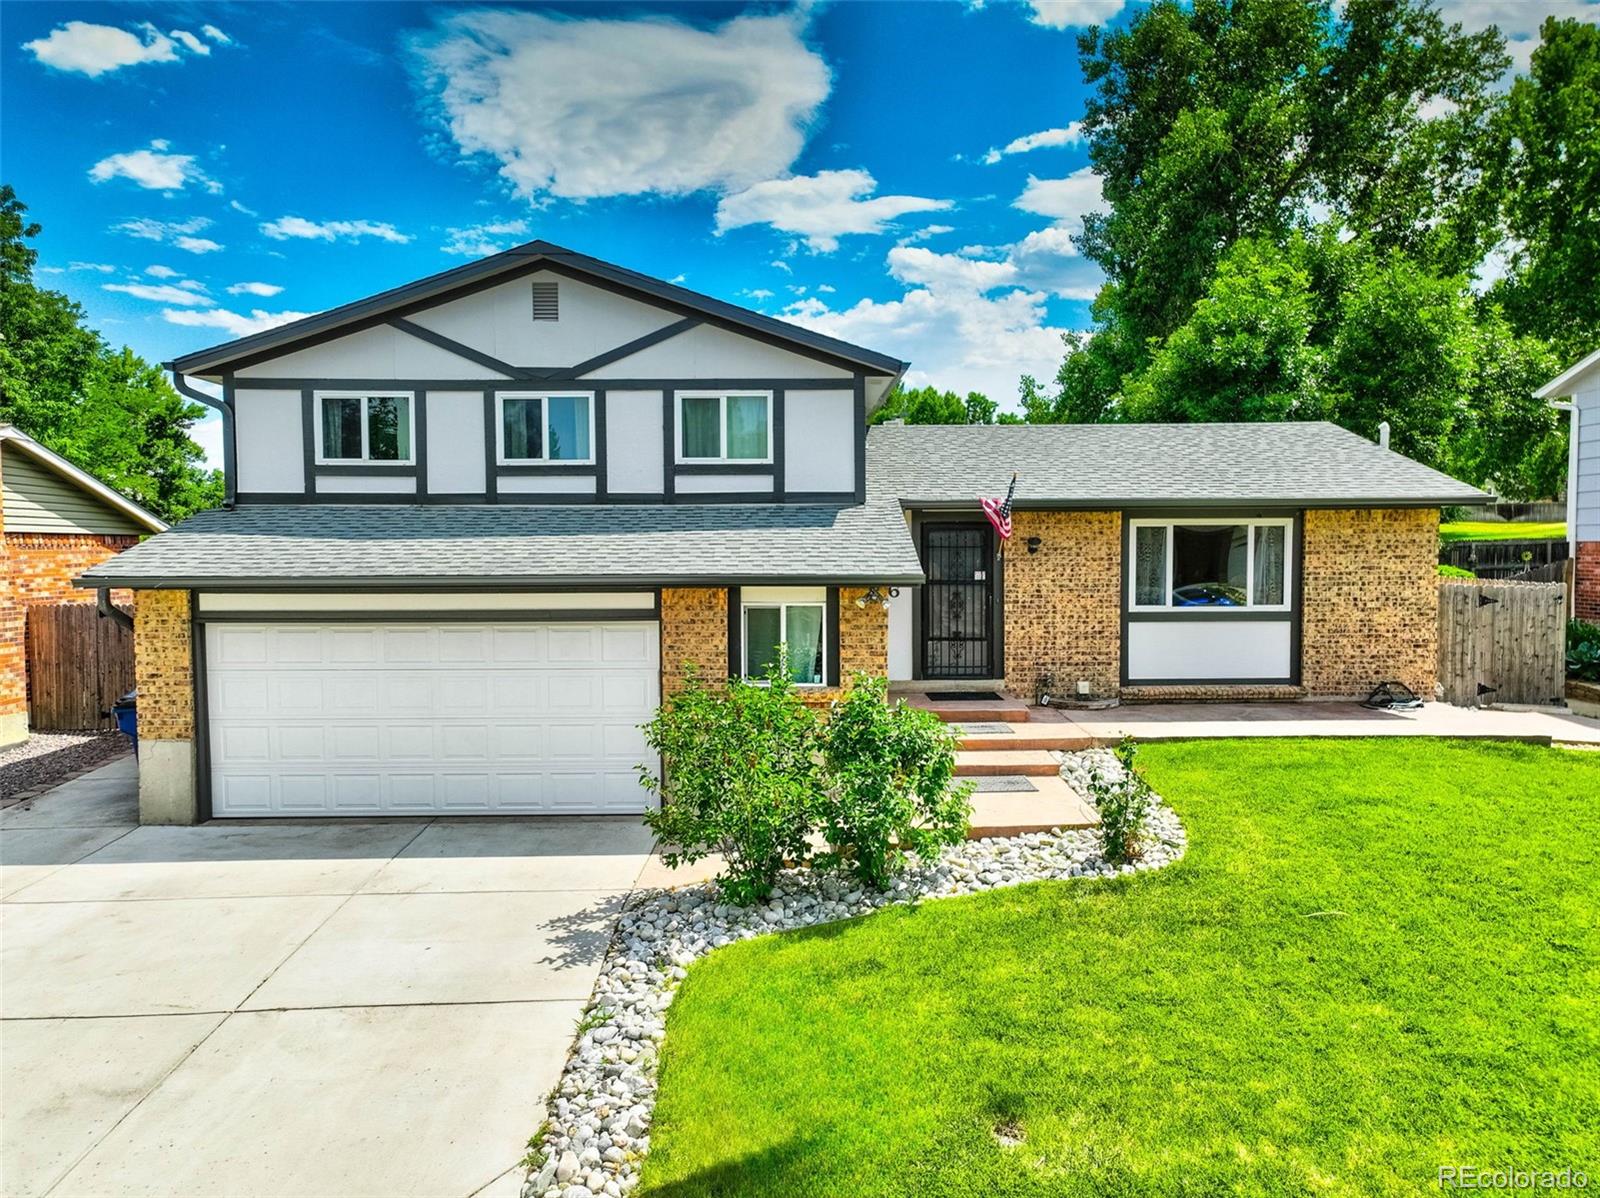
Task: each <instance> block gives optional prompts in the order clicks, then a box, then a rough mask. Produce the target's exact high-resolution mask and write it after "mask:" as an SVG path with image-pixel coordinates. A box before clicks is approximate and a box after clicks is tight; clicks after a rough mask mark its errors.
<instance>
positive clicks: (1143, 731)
mask: <svg viewBox="0 0 1600 1198" xmlns="http://www.w3.org/2000/svg"><path fill="white" fill-rule="evenodd" d="M1050 714H1051V715H1058V714H1059V715H1060V716H1062V717H1063V718H1064V719H1065V721H1066V722H1067V723H1070V724H1072V725H1073V726H1074V727H1076V728H1078V729H1080V730H1081V731H1082V732H1083V734H1084V735H1086V736H1092V737H1095V738H1097V739H1100V740H1117V739H1118V738H1120V737H1122V736H1132V737H1135V738H1136V739H1138V740H1194V739H1203V738H1210V737H1224V736H1459V737H1467V738H1486V739H1492V740H1521V741H1530V742H1533V743H1535V744H1558V745H1575V746H1593V747H1600V720H1591V719H1585V718H1584V717H1583V716H1576V715H1571V714H1569V713H1567V712H1556V711H1502V710H1499V709H1496V708H1488V707H1483V708H1475V707H1452V706H1451V705H1450V704H1448V703H1426V704H1424V705H1423V706H1422V707H1421V708H1420V709H1419V710H1417V711H1393V712H1390V711H1372V710H1370V709H1368V708H1365V707H1362V706H1361V704H1359V703H1146V704H1125V705H1123V706H1121V707H1109V708H1106V709H1105V710H1103V711H1062V712H1055V711H1052V712H1051V713H1050ZM1020 727H1022V728H1027V727H1028V725H1021V726H1020Z"/></svg>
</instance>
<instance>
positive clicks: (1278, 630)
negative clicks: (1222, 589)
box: [1127, 617, 1294, 684]
mask: <svg viewBox="0 0 1600 1198" xmlns="http://www.w3.org/2000/svg"><path fill="white" fill-rule="evenodd" d="M1293 632H1294V630H1293V625H1292V624H1291V623H1290V621H1288V620H1287V619H1285V620H1282V621H1278V620H1229V619H1227V618H1225V617H1221V618H1218V619H1215V620H1212V619H1204V618H1201V619H1193V620H1182V621H1176V620H1174V621H1160V622H1140V623H1130V624H1129V625H1128V632H1127V636H1128V681H1129V682H1130V683H1134V684H1137V683H1139V682H1142V681H1160V682H1165V681H1173V680H1184V681H1194V682H1205V681H1208V680H1214V679H1229V680H1248V679H1257V678H1259V679H1263V680H1265V679H1282V678H1287V677H1289V675H1290V674H1291V672H1292V671H1293V662H1292V652H1291V649H1292V638H1293Z"/></svg>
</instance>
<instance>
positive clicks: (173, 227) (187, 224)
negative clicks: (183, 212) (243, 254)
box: [116, 216, 223, 277]
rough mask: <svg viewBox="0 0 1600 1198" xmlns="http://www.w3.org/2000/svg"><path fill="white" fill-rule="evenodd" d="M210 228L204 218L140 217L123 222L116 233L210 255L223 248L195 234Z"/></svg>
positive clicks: (207, 238)
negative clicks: (176, 219)
mask: <svg viewBox="0 0 1600 1198" xmlns="http://www.w3.org/2000/svg"><path fill="white" fill-rule="evenodd" d="M210 227H211V222H210V221H209V220H208V219H206V218H205V217H203V216H196V217H192V218H191V219H189V220H184V221H161V220H150V219H149V218H148V217H140V218H139V219H138V220H125V221H123V222H122V223H121V224H120V225H117V226H116V231H117V232H119V233H126V234H127V235H128V236H129V237H138V238H140V239H142V240H144V241H160V242H164V243H166V244H167V245H171V246H176V247H177V248H178V249H180V250H187V251H188V252H189V253H191V254H209V253H213V252H214V251H216V250H220V249H222V248H223V247H222V246H221V244H220V243H218V242H215V241H212V240H211V239H210V238H209V237H196V236H194V234H196V233H199V232H201V231H202V230H204V229H208V228H210ZM157 277H159V276H157Z"/></svg>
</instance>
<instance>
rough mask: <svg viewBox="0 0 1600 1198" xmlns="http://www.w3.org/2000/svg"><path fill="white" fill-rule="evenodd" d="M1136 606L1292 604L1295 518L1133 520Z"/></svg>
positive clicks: (1131, 593)
mask: <svg viewBox="0 0 1600 1198" xmlns="http://www.w3.org/2000/svg"><path fill="white" fill-rule="evenodd" d="M1130 537H1131V541H1132V545H1131V552H1130V553H1129V555H1128V597H1129V602H1128V607H1129V610H1130V611H1226V610H1230V609H1231V610H1237V609H1240V608H1252V609H1255V610H1258V611H1288V610H1289V597H1290V575H1289V571H1290V569H1291V567H1292V563H1293V554H1294V521H1293V520H1290V519H1271V520H1224V519H1216V520H1205V519H1193V520H1133V521H1130Z"/></svg>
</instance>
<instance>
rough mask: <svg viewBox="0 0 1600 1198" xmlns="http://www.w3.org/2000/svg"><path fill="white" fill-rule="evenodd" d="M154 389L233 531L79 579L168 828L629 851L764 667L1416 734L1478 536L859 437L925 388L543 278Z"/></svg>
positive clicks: (638, 301)
mask: <svg viewBox="0 0 1600 1198" xmlns="http://www.w3.org/2000/svg"><path fill="white" fill-rule="evenodd" d="M170 365H171V367H172V369H173V372H174V377H175V379H176V380H177V381H178V384H179V386H180V388H182V389H185V390H186V391H188V392H189V393H190V394H194V395H196V396H197V397H200V395H199V392H197V391H195V390H193V389H192V387H191V384H190V383H189V382H188V380H189V379H194V378H198V379H205V380H209V381H211V382H213V383H216V384H219V385H220V386H221V388H222V394H223V398H222V400H221V408H222V412H223V420H224V425H225V442H226V469H227V477H228V496H229V502H228V505H227V507H225V508H224V509H221V510H218V511H213V512H208V513H205V514H203V515H200V516H197V517H195V518H193V519H191V520H188V521H186V522H185V523H183V524H182V525H180V526H178V527H177V528H175V529H173V530H171V531H170V532H166V533H163V534H161V535H160V536H157V537H154V538H151V539H150V540H149V541H147V542H146V543H145V544H143V545H140V546H138V547H137V548H135V549H133V550H130V551H129V552H127V553H125V554H123V555H122V556H121V557H119V558H118V559H116V560H115V561H112V562H107V563H105V564H103V565H100V566H97V567H95V568H94V569H92V570H89V571H88V572H86V574H85V575H84V579H83V581H84V583H85V585H92V586H97V587H107V586H122V587H131V588H133V589H134V590H135V591H136V592H137V604H136V609H137V610H136V625H137V626H136V646H137V658H138V672H139V723H140V750H141V761H140V768H141V781H140V801H141V817H142V818H143V819H145V820H147V821H152V822H192V821H194V820H197V819H205V818H212V817H268V816H296V815H361V816H376V815H404V814H411V813H417V812H445V813H462V814H466V813H483V814H497V813H498V814H504V813H538V812H630V811H637V810H639V809H640V808H641V807H642V805H643V804H644V803H645V802H646V801H647V798H648V796H647V795H646V793H645V792H644V791H643V790H642V789H640V788H639V786H638V785H637V782H636V775H635V771H634V766H635V764H636V763H637V762H639V761H641V760H642V759H643V758H644V756H645V754H646V748H645V745H644V743H643V740H642V737H641V735H640V732H639V727H638V726H639V725H640V724H641V723H642V722H643V721H645V720H646V719H648V718H649V716H650V714H651V713H652V711H653V710H654V709H655V707H656V706H657V705H658V703H659V702H660V700H661V696H662V694H663V692H664V691H670V690H671V688H672V687H673V686H674V685H676V684H677V682H678V680H679V679H680V678H681V677H682V673H683V670H684V669H685V667H686V666H688V665H690V664H693V665H695V666H697V667H698V669H699V670H700V672H701V673H702V675H704V676H706V677H708V678H717V677H726V676H729V675H735V674H745V675H751V676H761V675H763V674H764V673H765V672H766V669H767V667H768V665H769V664H770V663H771V662H772V661H773V659H774V657H775V655H776V653H777V650H778V646H779V645H780V644H781V645H786V646H787V648H788V654H789V668H790V670H791V672H792V673H793V675H794V677H795V679H796V681H797V682H798V683H799V684H800V685H801V686H802V687H804V688H807V692H808V694H810V695H811V696H813V697H814V698H816V699H817V700H818V701H823V700H826V699H827V698H829V697H830V696H832V695H835V694H837V693H838V688H839V687H840V686H841V685H848V683H849V679H850V677H851V675H852V673H853V672H855V671H869V672H872V673H875V674H880V675H881V674H887V675H888V676H889V677H890V678H891V679H893V680H896V681H897V682H898V683H903V684H906V685H909V686H914V687H915V686H922V687H930V688H931V687H939V686H950V685H955V686H963V687H968V688H972V687H982V688H1005V689H1007V690H1009V691H1010V692H1012V693H1013V694H1016V695H1020V696H1024V697H1026V696H1030V695H1032V694H1033V692H1034V688H1035V687H1036V686H1037V685H1038V682H1039V679H1040V677H1041V675H1044V674H1046V673H1048V674H1050V675H1052V676H1053V678H1054V680H1055V685H1056V686H1057V687H1058V688H1062V689H1065V690H1068V691H1075V692H1078V693H1087V694H1092V695H1097V696H1119V695H1120V696H1123V697H1144V698H1154V697H1166V696H1212V695H1215V696H1219V697H1257V698H1301V697H1307V696H1323V695H1339V696H1348V695H1352V694H1357V693H1364V692H1365V691H1366V690H1367V689H1368V688H1370V687H1371V686H1372V685H1374V684H1375V683H1376V682H1378V681H1381V680H1384V679H1389V678H1398V679H1400V680H1402V681H1405V682H1407V683H1408V684H1409V685H1411V686H1412V687H1413V688H1414V689H1416V690H1418V691H1421V692H1423V693H1425V694H1427V693H1431V691H1432V688H1433V681H1434V645H1435V639H1434V636H1435V634H1434V625H1435V595H1434V586H1435V584H1434V560H1435V552H1436V544H1435V539H1436V526H1437V517H1438V510H1437V509H1438V507H1439V505H1440V504H1442V503H1456V502H1469V501H1471V500H1473V499H1476V498H1478V492H1476V491H1474V490H1473V489H1471V488H1469V487H1465V486H1463V485H1462V484H1460V483H1457V482H1455V481H1454V480H1451V479H1449V478H1446V477H1445V476H1443V475H1440V474H1438V473H1436V472H1435V471H1433V470H1430V469H1427V468H1425V467H1423V466H1421V465H1419V464H1417V463H1415V462H1412V461H1410V460H1408V459H1406V458H1404V457H1401V456H1400V455H1398V454H1394V453H1391V452H1389V451H1388V450H1386V449H1381V448H1379V447H1378V446H1376V445H1374V444H1372V443H1370V442H1368V441H1365V440H1363V439H1362V438H1360V437H1357V436H1354V435H1353V434H1350V433H1348V432H1345V431H1343V430H1340V429H1338V428H1335V427H1333V426H1331V425H1326V424H1294V425H1213V426H1056V427H1037V426H1002V427H976V428H968V427H910V426H903V425H899V426H897V425H881V426H878V427H876V428H873V429H872V430H871V433H870V435H869V432H868V425H867V420H868V416H869V414H870V413H871V412H872V411H873V409H874V408H875V406H876V405H877V404H879V403H880V402H881V401H882V399H883V397H884V396H885V394H886V393H887V392H888V391H889V389H890V388H891V387H892V386H893V385H894V384H895V382H896V380H897V379H898V378H899V377H900V376H901V374H902V373H903V371H904V370H905V367H906V364H905V363H904V362H901V361H899V360H897V359H895V358H892V357H889V356H886V355H884V354H881V353H877V352H874V351H872V350H867V349H863V348H861V347H859V346H854V345H849V344H846V343H844V342H841V341H838V340H835V339H833V338H830V337H825V336H821V335H819V334H817V333H814V332H811V331H808V330H805V329H801V328H798V327H795V326H793V325H789V324H786V323H784V322H781V321H777V320H774V319H772V318H770V317H767V316H763V315H761V314H759V313H756V312H752V311H748V310H746V309H743V308H738V307H735V306H733V305H730V304H727V303H723V302H721V301H719V300H715V299H711V298H709V297H707V296H704V295H699V294H696V293H694V292H691V291H688V290H686V289H684V288H682V287H678V286H674V285H673V284H670V283H665V282H662V281H660V280H657V279H652V278H648V277H646V276H643V275H640V274H637V273H635V272H633V271H630V270H625V269H623V268H620V267H617V266H613V265H611V264H608V263H605V262H601V261H599V260H596V259H594V258H590V257H586V256H584V255H582V254H577V253H573V252H571V251H568V250H564V249H561V248H559V247H557V246H553V245H550V244H547V243H545V242H532V243H530V244H528V245H524V246H521V247H518V248H516V249H513V250H510V251H507V252H506V253H503V254H498V255H495V256H493V257H490V258H486V259H483V260H482V261H479V262H475V263H472V264H469V265H467V266H463V267H459V268H457V269H455V270H451V271H447V272H445V273H443V274H439V275H435V276H433V277H431V278H427V279H423V280H421V281H419V282H416V283H412V284H409V285H407V286H404V287H400V288H396V289H394V290H392V291H387V292H384V293H382V294H380V295H376V296H373V297H371V298H369V299H364V300H360V301H357V302H355V303H352V304H348V305H345V306H344V307H340V308H336V309H333V310H332V311H329V312H326V313H323V314H321V315H318V316H313V317H310V318H307V319H305V320H302V321H298V322H296V323H294V324H289V325H285V326H283V327H281V328H277V329H273V330H270V331H268V332H264V333H260V334H257V335H254V336H251V337H245V338H242V339H240V340H237V341H233V342H230V343H228V344H226V345H221V346H217V347H215V348H212V349H207V350H203V351H200V352H198V353H193V354H189V355H187V356H185V357H183V358H180V359H178V360H177V361H175V362H173V363H171V364H170ZM1013 473H1015V474H1017V475H1018V484H1017V491H1016V502H1015V511H1014V515H1013V523H1014V536H1013V537H1012V539H1011V540H1010V542H1009V544H1008V546H1007V547H1006V549H1005V552H1004V554H1003V555H1001V554H1000V553H999V552H998V550H999V545H998V543H997V540H996V536H995V531H994V529H993V528H992V527H991V525H990V523H989V522H988V521H987V520H985V518H984V517H983V515H982V514H981V512H980V511H979V507H978V500H979V498H980V497H981V496H999V495H1003V494H1004V493H1005V490H1006V487H1007V484H1008V482H1009V481H1010V479H1011V476H1012V474H1013Z"/></svg>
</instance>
